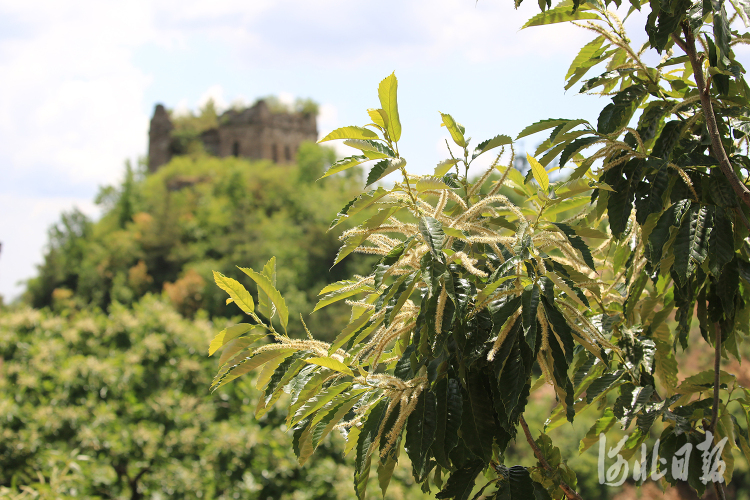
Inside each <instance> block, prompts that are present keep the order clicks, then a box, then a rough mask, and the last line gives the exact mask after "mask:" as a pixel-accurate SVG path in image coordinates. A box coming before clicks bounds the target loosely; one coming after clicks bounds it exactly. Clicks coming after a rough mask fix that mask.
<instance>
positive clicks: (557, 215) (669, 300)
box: [211, 0, 750, 500]
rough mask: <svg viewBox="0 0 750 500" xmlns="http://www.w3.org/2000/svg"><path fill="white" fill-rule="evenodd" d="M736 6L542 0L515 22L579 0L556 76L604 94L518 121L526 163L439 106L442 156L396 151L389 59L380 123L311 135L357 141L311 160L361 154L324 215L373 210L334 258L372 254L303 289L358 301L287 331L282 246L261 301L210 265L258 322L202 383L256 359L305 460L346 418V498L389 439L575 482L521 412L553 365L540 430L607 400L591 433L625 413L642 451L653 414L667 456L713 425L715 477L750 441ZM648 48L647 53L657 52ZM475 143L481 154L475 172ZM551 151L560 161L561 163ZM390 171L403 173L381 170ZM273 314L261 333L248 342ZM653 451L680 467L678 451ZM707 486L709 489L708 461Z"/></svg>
mask: <svg viewBox="0 0 750 500" xmlns="http://www.w3.org/2000/svg"><path fill="white" fill-rule="evenodd" d="M615 4H616V5H617V6H619V2H615ZM749 5H750V4H747V2H746V1H737V2H731V3H730V2H720V1H717V2H702V3H696V4H693V3H692V2H689V1H684V2H671V3H670V2H659V1H657V2H651V3H650V4H648V3H645V2H641V1H640V0H633V1H632V2H631V7H630V10H629V13H632V12H633V11H634V10H640V9H642V8H646V9H649V8H650V9H651V10H650V14H649V16H648V20H647V25H646V32H647V34H648V36H649V38H648V41H647V42H646V44H645V45H644V46H643V47H640V48H636V47H632V45H631V41H630V39H629V38H628V37H627V34H626V32H625V29H624V27H623V21H622V20H621V19H620V18H619V17H618V16H617V14H616V13H614V12H612V11H609V10H607V8H606V5H605V4H601V3H599V2H596V1H594V2H578V1H577V2H575V3H574V2H573V1H565V2H562V3H561V4H558V5H557V6H555V7H554V8H550V9H547V7H551V4H550V3H549V2H548V3H546V4H545V3H544V2H540V6H541V7H542V13H540V14H538V15H537V16H535V17H533V18H532V19H531V20H530V21H529V22H528V23H527V24H526V26H525V27H535V26H542V25H546V24H551V23H557V22H572V23H574V24H576V25H578V26H580V27H582V28H584V29H587V30H589V31H591V32H593V33H594V34H595V35H596V38H595V39H594V40H593V41H591V42H590V43H588V44H587V45H586V46H584V47H583V48H582V49H581V51H580V52H579V53H578V55H577V56H576V58H575V59H574V61H573V63H572V64H571V67H570V69H569V71H568V74H567V75H566V80H567V83H566V88H570V87H572V86H573V85H575V84H577V83H578V82H580V81H583V84H582V85H583V86H582V87H581V92H593V93H598V94H602V95H603V96H606V97H608V98H609V100H610V102H609V104H607V105H606V106H605V107H604V109H603V110H602V112H601V113H600V115H599V118H598V120H597V123H595V124H593V123H589V122H587V121H586V120H580V119H550V120H543V121H541V122H538V123H535V124H532V125H530V126H528V127H527V128H525V129H524V130H523V131H522V132H521V134H519V137H518V138H521V137H526V136H529V135H532V134H536V133H541V132H544V133H548V134H549V135H548V137H547V139H545V140H544V141H543V142H542V143H541V145H540V146H539V147H538V148H537V150H536V151H535V152H534V154H533V155H528V162H529V165H530V167H531V168H530V171H529V174H528V175H527V176H526V177H525V178H524V176H523V175H522V174H521V173H520V172H519V171H518V170H516V169H514V168H513V165H514V160H515V158H514V156H515V154H514V149H513V140H512V139H511V138H510V137H508V136H505V135H497V136H495V137H493V138H489V139H487V140H485V141H483V142H480V143H478V144H476V145H473V144H471V140H470V139H469V138H468V137H469V136H468V134H467V131H466V129H465V128H464V126H462V125H461V124H460V123H459V122H458V121H457V120H456V119H455V118H454V117H453V116H452V115H450V114H447V113H441V118H442V124H441V125H442V126H444V127H446V129H447V130H448V132H449V133H450V137H451V141H452V143H453V144H452V145H451V146H450V150H451V152H450V158H448V159H446V160H445V161H443V162H441V163H439V164H438V165H437V167H436V169H435V172H434V175H431V176H417V175H413V174H410V173H409V172H408V171H407V169H406V165H407V161H406V159H405V158H404V157H403V156H402V153H401V152H400V151H399V148H398V141H399V139H400V138H401V135H402V127H401V123H400V120H399V115H398V104H397V80H396V77H395V74H392V75H390V76H388V77H386V78H385V79H384V80H383V81H382V82H381V83H380V85H379V86H378V97H379V100H380V108H378V109H370V110H368V115H369V118H370V120H371V122H370V123H367V124H365V125H364V126H348V127H343V128H339V129H337V130H334V131H332V132H330V133H329V134H328V135H327V136H325V137H324V138H323V139H322V141H321V142H324V141H329V140H344V144H346V145H348V146H350V147H352V148H354V149H356V150H357V154H355V155H353V156H350V157H347V158H344V159H342V160H340V161H338V162H336V163H334V164H333V165H331V167H330V169H329V170H328V172H326V174H324V175H323V178H325V177H326V176H327V175H332V174H334V173H339V172H343V171H346V170H347V169H350V168H353V167H355V166H359V165H365V164H367V165H370V167H369V168H370V170H369V174H368V176H367V180H366V181H365V182H364V184H365V191H364V192H362V193H361V194H359V195H358V196H357V197H355V198H354V199H352V200H351V201H350V202H349V203H348V204H346V205H345V206H344V207H343V208H342V209H341V210H340V211H339V214H338V215H337V217H336V219H335V220H334V222H333V224H332V227H333V226H335V225H336V224H338V223H340V222H341V221H344V220H346V219H347V218H349V217H353V216H356V215H357V214H359V213H360V212H361V211H362V210H364V209H367V208H370V209H372V208H376V209H377V213H375V214H374V215H371V216H370V217H369V218H368V219H367V220H365V221H364V222H362V223H360V224H358V225H357V226H356V227H354V228H352V229H349V230H347V231H345V232H344V234H343V236H342V239H343V245H342V247H341V248H340V250H339V253H338V255H337V256H336V259H335V261H334V262H335V263H339V262H341V261H342V260H343V259H345V258H346V257H347V256H349V255H350V254H352V253H355V252H358V253H364V254H369V255H375V256H377V257H378V258H379V261H378V262H377V264H375V266H374V267H373V268H372V270H371V271H370V273H369V274H366V275H362V276H354V277H352V278H351V279H347V280H341V281H338V282H336V283H333V284H330V285H328V286H326V287H325V288H323V289H322V290H321V292H320V301H319V302H318V306H316V309H321V308H324V307H327V306H328V305H330V304H333V303H336V302H341V301H344V302H345V303H346V304H348V305H349V306H350V307H351V317H350V321H349V324H348V325H347V326H346V327H345V328H343V329H342V330H341V331H340V333H339V334H338V335H337V336H336V338H335V339H334V340H333V341H332V342H322V341H319V340H315V339H314V337H313V336H312V335H310V337H309V339H308V340H298V339H292V338H290V337H288V336H287V335H286V333H285V331H286V323H287V319H286V311H285V307H284V303H283V300H282V299H281V294H280V293H279V292H278V291H277V290H278V289H283V288H281V287H278V288H277V287H276V286H275V285H273V276H274V274H275V273H276V262H275V261H274V260H270V261H268V263H267V264H266V265H265V266H264V267H262V268H261V267H260V266H258V267H256V269H259V271H253V270H250V269H244V268H242V269H241V270H242V271H243V272H245V273H247V274H249V275H250V276H251V277H253V281H255V282H256V284H257V285H258V289H259V291H258V296H259V297H261V296H262V297H265V298H264V299H263V301H261V300H260V299H259V302H258V306H257V308H256V305H255V303H254V302H253V301H252V300H248V298H249V297H251V296H250V294H249V292H248V291H247V290H246V289H245V288H244V287H242V286H241V285H239V283H238V282H234V281H233V279H232V278H231V277H230V275H229V274H226V275H225V274H217V275H216V281H217V284H219V286H220V287H221V288H223V289H224V290H225V291H227V292H228V293H229V297H230V298H229V299H228V301H230V302H231V301H233V302H235V303H236V304H237V305H238V306H239V307H240V308H241V309H242V310H243V311H244V312H245V313H246V314H247V315H248V316H249V318H250V322H249V323H241V324H239V325H236V326H233V327H230V328H228V329H227V330H224V331H222V332H221V333H220V334H219V335H218V336H217V337H216V338H215V339H214V341H213V342H212V344H211V352H212V353H213V352H216V351H217V350H218V349H219V348H221V349H222V351H221V352H222V354H221V358H220V360H219V364H220V369H219V371H218V373H217V375H216V377H215V379H214V382H213V384H212V387H213V388H215V389H218V388H221V387H224V386H225V384H227V383H228V382H230V381H232V380H234V379H236V378H238V377H240V376H242V375H244V374H246V373H248V372H250V371H252V370H254V369H256V368H260V369H261V374H262V375H264V376H262V377H261V378H262V379H263V381H264V382H265V385H264V391H265V393H264V397H263V398H261V399H260V401H259V406H258V410H257V411H256V414H258V413H260V414H262V413H263V412H264V411H267V408H269V407H270V405H271V404H272V403H274V401H276V399H277V398H278V397H279V396H280V395H281V394H282V393H289V394H291V404H290V405H289V406H288V416H287V421H286V423H287V425H288V426H290V427H292V428H293V448H294V451H295V453H296V454H297V455H298V457H299V460H300V463H304V462H305V461H306V460H307V459H308V458H309V457H310V456H311V455H312V453H313V451H314V450H315V448H316V446H318V444H319V443H320V442H321V440H322V438H323V437H325V436H326V435H328V434H329V433H331V432H332V431H333V430H334V429H338V430H340V431H341V432H342V434H343V435H344V436H345V437H346V440H347V444H346V447H345V453H347V454H351V455H352V460H353V461H354V464H355V468H356V472H355V474H354V489H355V491H356V494H357V496H358V497H359V498H364V495H365V492H366V490H367V488H368V482H369V478H370V473H371V468H372V465H373V464H375V465H377V477H378V483H379V486H380V488H381V491H382V492H383V494H384V495H385V492H386V489H387V488H388V484H389V478H390V474H391V471H392V470H393V467H394V464H395V463H396V461H397V460H398V458H399V456H400V454H401V453H402V450H404V451H405V453H406V454H407V455H408V457H409V459H410V461H411V464H412V467H413V476H414V478H415V480H416V481H417V482H419V483H421V484H422V488H423V490H424V491H430V490H431V488H432V487H433V485H434V486H437V487H438V489H439V492H438V493H437V495H436V498H455V499H461V500H467V499H469V498H472V497H473V498H475V499H476V498H480V497H482V496H484V497H485V498H495V499H500V498H503V499H506V498H519V499H520V498H524V499H526V498H534V497H536V498H555V499H557V498H561V497H567V498H570V499H573V498H580V495H579V494H578V493H577V492H576V485H577V479H576V474H575V472H574V471H573V470H572V469H570V468H569V467H568V466H567V465H566V464H565V462H564V461H563V460H561V459H560V457H561V453H560V450H559V449H558V448H557V447H556V446H555V445H554V443H552V442H551V440H550V438H549V437H548V436H547V435H546V434H545V433H544V432H542V433H541V434H540V435H539V437H538V438H536V439H535V438H534V437H533V436H532V434H531V432H530V430H529V428H528V426H527V424H526V421H525V419H524V412H525V411H526V409H527V404H528V400H529V396H530V395H531V393H532V392H534V391H536V390H538V389H539V388H540V387H541V386H543V385H545V384H548V385H549V386H551V387H552V388H553V390H554V394H555V397H556V400H557V403H558V404H557V406H556V408H555V409H554V410H553V412H552V414H551V415H550V417H549V419H548V420H547V423H546V425H545V429H546V430H549V429H552V428H554V427H557V426H559V425H563V424H564V423H565V422H566V421H569V422H572V421H573V420H574V419H575V417H576V416H577V415H578V414H580V413H581V412H582V411H585V410H587V409H597V408H598V411H600V412H602V413H601V418H600V419H599V420H598V421H597V423H596V424H595V425H594V426H593V427H592V429H591V431H590V433H589V435H588V436H587V437H586V438H585V439H584V441H583V442H582V443H581V449H582V450H585V449H586V448H588V447H589V446H591V444H593V443H594V442H595V441H596V439H597V436H598V434H599V431H602V432H610V430H611V429H612V428H613V426H614V425H615V424H616V423H617V424H619V426H621V427H622V428H623V429H625V430H626V432H629V433H630V436H629V438H628V440H627V442H625V444H624V445H623V447H622V448H621V453H623V454H624V455H626V456H627V457H630V456H633V455H634V454H635V453H636V452H637V451H638V450H640V448H641V445H642V444H643V443H645V442H646V440H647V439H649V438H651V437H652V436H654V435H655V436H658V437H659V439H660V441H661V445H662V448H661V449H660V453H661V455H660V458H663V459H665V463H667V464H670V463H671V459H672V458H673V457H674V456H675V453H678V451H677V450H679V449H680V448H681V447H683V445H685V444H687V443H691V444H696V443H699V442H703V441H704V440H705V438H706V436H715V439H716V442H718V441H719V440H720V439H722V438H724V437H727V438H728V440H729V444H728V445H727V446H726V447H724V449H723V452H722V454H721V458H722V460H724V463H725V464H726V469H725V470H724V476H723V477H724V479H725V480H726V481H727V482H729V481H730V480H731V477H732V471H733V468H734V460H735V458H734V457H735V456H736V454H737V453H742V454H744V455H745V457H746V458H750V441H749V440H748V430H747V428H748V425H747V424H748V423H750V415H749V414H748V409H750V407H749V406H748V405H749V404H750V399H748V398H749V397H750V392H748V390H747V389H745V388H743V387H741V386H740V385H739V384H738V383H737V381H736V380H735V379H734V377H733V376H732V375H731V374H729V373H726V372H722V371H721V370H720V364H721V359H722V357H723V358H727V357H729V356H734V357H736V358H737V359H738V360H739V358H740V355H739V349H738V346H739V344H740V343H741V341H742V339H743V338H744V337H745V336H747V335H748V334H750V245H748V240H747V237H748V228H750V223H748V221H747V214H748V213H750V211H749V210H748V208H750V196H749V195H750V191H748V188H747V186H746V184H747V177H748V173H749V172H750V160H749V159H748V136H747V133H748V122H749V121H750V120H749V119H748V115H749V114H750V113H748V109H750V89H748V86H747V83H746V82H745V80H744V77H743V74H744V69H743V68H742V65H741V64H740V63H739V62H738V61H737V60H736V57H735V54H734V52H733V49H732V48H733V47H734V46H735V45H737V44H740V43H747V41H748V40H750V35H748V34H747V33H745V34H740V33H739V32H738V31H737V30H736V29H735V28H734V26H735V25H736V23H735V21H742V22H743V23H744V24H745V26H746V27H747V26H748V24H750V23H748V8H749ZM728 10H731V11H732V12H733V14H732V15H731V16H730V15H729V14H728V12H727V11H728ZM649 50H655V51H656V52H657V53H658V54H660V55H661V59H660V60H659V62H658V63H657V64H655V65H654V64H650V63H648V62H647V60H646V59H645V55H646V54H647V52H648V51H649ZM602 66H603V69H604V72H603V73H599V75H598V76H594V77H590V76H588V77H587V75H588V74H589V72H590V71H592V70H593V69H594V68H601V67H602ZM596 71H601V69H597V70H596ZM585 78H586V79H585ZM404 132H406V131H404ZM482 155H492V157H493V158H494V160H493V161H492V162H491V164H490V166H489V168H488V169H487V170H486V172H485V173H484V174H483V175H482V176H481V177H480V178H478V179H476V180H471V179H469V177H468V171H469V167H470V165H471V164H472V162H473V161H475V160H476V159H477V158H479V157H480V156H482ZM553 160H557V161H558V162H559V168H570V170H571V171H572V173H570V174H569V175H568V176H567V177H566V178H564V179H562V180H559V181H556V182H552V181H551V180H550V176H549V174H550V171H551V170H552V168H550V166H551V165H552V162H553ZM391 173H396V174H398V175H399V176H400V177H399V178H400V180H398V181H397V182H395V184H394V185H393V186H392V187H390V188H385V187H383V186H378V182H379V181H381V180H382V179H383V178H385V177H386V176H388V175H389V174H391ZM368 187H369V189H368ZM511 193H515V195H517V196H518V198H515V199H516V200H519V199H520V200H521V201H518V202H513V201H511V198H510V195H511ZM279 262H283V261H282V260H281V259H279ZM282 269H283V267H282ZM233 274H236V273H233ZM263 311H265V312H263ZM673 314H674V321H672V315H673ZM696 316H697V319H698V325H699V328H700V332H701V335H702V336H703V339H704V340H705V342H706V343H707V344H708V346H710V348H711V349H713V351H714V353H715V354H714V355H715V366H714V369H713V370H709V371H706V372H702V373H698V374H695V375H693V376H691V377H689V378H685V379H684V380H682V382H680V378H681V377H680V373H679V371H678V368H679V367H678V364H677V361H676V354H677V353H678V349H680V348H682V349H685V348H686V347H687V346H688V342H689V336H688V333H689V331H690V327H691V324H692V321H693V318H694V317H696ZM313 331H314V330H313ZM267 334H271V335H273V336H274V338H275V343H273V344H269V345H263V346H257V345H256V342H257V341H258V339H260V338H262V337H263V336H264V335H267ZM683 377H684V374H683ZM605 407H606V408H607V409H606V410H604V408H605ZM740 422H742V423H740ZM519 428H520V429H521V430H522V432H521V433H520V434H519ZM709 432H710V433H711V434H708V433H709ZM513 440H518V441H524V440H525V441H527V442H528V445H529V447H530V448H531V449H532V450H533V452H534V455H535V456H536V458H537V460H538V462H537V464H536V465H535V466H533V467H526V466H520V465H513V466H511V465H510V464H506V460H505V454H506V451H507V450H508V447H509V444H510V443H511V442H512V441H513ZM700 460H701V458H700V454H698V453H694V454H693V455H692V456H691V458H690V463H689V467H690V470H691V473H690V474H689V476H688V479H687V480H688V483H689V485H690V486H691V487H692V488H694V489H695V490H697V491H698V493H699V494H702V493H703V491H704V490H705V488H706V484H705V483H704V482H703V481H701V480H700V477H701V473H700V470H701V462H700ZM654 466H655V467H657V468H660V470H663V471H664V472H665V474H666V475H665V478H664V481H665V482H666V483H669V484H672V485H674V484H676V482H677V481H678V479H679V477H675V475H674V474H675V472H674V469H670V468H669V465H667V466H664V465H660V464H655V465H654ZM711 486H712V487H714V488H715V489H716V493H717V495H718V496H719V497H722V496H723V486H722V485H721V484H720V483H713V484H712V485H711Z"/></svg>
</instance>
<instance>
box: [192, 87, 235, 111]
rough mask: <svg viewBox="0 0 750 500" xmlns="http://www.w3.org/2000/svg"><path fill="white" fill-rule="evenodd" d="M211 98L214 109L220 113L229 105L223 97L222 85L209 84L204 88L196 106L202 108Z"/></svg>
mask: <svg viewBox="0 0 750 500" xmlns="http://www.w3.org/2000/svg"><path fill="white" fill-rule="evenodd" d="M210 99H213V101H214V106H216V111H218V112H219V113H221V112H222V111H224V110H225V109H227V107H229V105H228V104H227V101H226V99H225V98H224V87H222V86H221V85H220V84H218V83H217V84H216V85H211V86H210V87H209V88H208V90H206V91H205V92H204V93H203V94H202V95H201V96H200V98H199V99H198V108H199V109H200V108H202V107H203V106H205V105H206V103H207V102H208V101H209V100H210Z"/></svg>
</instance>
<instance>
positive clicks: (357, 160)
mask: <svg viewBox="0 0 750 500" xmlns="http://www.w3.org/2000/svg"><path fill="white" fill-rule="evenodd" d="M368 160H369V158H367V156H363V155H355V156H347V157H346V158H342V159H340V160H339V161H337V162H335V163H333V164H332V165H331V166H330V167H329V168H328V170H326V173H325V174H323V175H322V176H321V177H320V179H325V178H326V177H328V176H329V175H333V174H338V173H339V172H343V171H344V170H347V169H349V168H352V167H356V166H357V165H359V164H361V163H364V162H366V161H368ZM320 179H318V180H320Z"/></svg>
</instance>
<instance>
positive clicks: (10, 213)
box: [0, 0, 642, 300]
mask: <svg viewBox="0 0 750 500" xmlns="http://www.w3.org/2000/svg"><path fill="white" fill-rule="evenodd" d="M537 10H538V7H537V5H536V2H533V1H527V2H526V4H524V5H523V6H522V7H521V8H520V9H519V10H514V9H513V6H512V2H511V1H510V0H480V1H479V2H476V1H475V0H412V1H403V0H401V1H393V0H380V1H378V2H351V1H348V2H347V1H343V0H318V1H315V2H310V1H302V0H273V1H271V0H250V1H247V0H242V1H239V0H225V1H213V2H205V1H198V0H180V1H177V0H160V1H146V0H140V1H139V0H133V1H129V2H115V1H113V0H96V1H94V0H70V1H66V2H55V1H35V0H32V1H25V2H17V1H11V0H0V75H3V76H2V77H0V242H2V245H3V247H2V254H0V295H3V296H5V298H6V300H8V299H11V298H13V297H15V296H17V295H18V294H19V293H20V292H21V290H22V286H21V285H19V284H18V282H19V281H20V280H24V279H27V278H29V277H31V276H32V275H33V274H34V266H35V264H38V263H40V262H41V259H42V251H43V246H44V244H45V241H46V231H47V228H48V227H49V226H50V224H52V223H54V222H55V221H57V220H58V219H59V215H60V213H61V211H64V210H70V209H72V208H73V207H78V208H79V209H81V210H83V211H84V212H85V213H87V214H89V215H91V216H92V217H96V216H97V214H98V212H97V207H96V206H95V205H94V203H93V199H94V197H95V196H96V193H97V191H98V189H99V187H100V186H102V185H107V184H112V183H116V182H117V181H118V180H119V179H120V177H121V175H122V172H123V165H124V162H125V160H127V159H131V160H134V159H136V158H138V157H141V156H144V155H145V154H146V145H147V132H148V121H149V118H150V115H151V113H152V110H153V107H154V105H155V103H157V102H161V103H164V104H165V105H166V106H167V107H170V108H177V109H195V108H197V107H198V106H199V105H200V104H201V103H203V102H205V101H206V100H207V99H208V98H213V99H214V100H215V101H216V102H217V103H218V104H220V105H223V106H228V105H230V104H232V103H233V102H247V103H251V102H252V101H254V100H255V99H256V98H258V97H261V96H264V95H269V94H276V95H279V96H281V97H282V98H285V99H293V98H294V97H298V96H299V97H311V98H313V99H314V100H316V101H317V102H319V103H320V104H321V115H320V117H319V121H318V128H319V130H320V132H321V134H324V133H327V132H328V131H330V130H331V129H333V128H336V127H339V126H344V125H352V124H364V123H365V120H366V119H367V115H366V112H365V110H366V109H367V108H368V107H377V92H376V89H377V85H378V82H379V81H380V80H381V79H382V78H383V77H385V76H387V75H388V74H390V73H391V72H392V71H394V70H395V71H396V75H397V76H398V78H399V101H400V114H401V119H402V123H403V127H404V132H403V136H402V141H401V145H400V148H399V149H400V151H401V152H402V154H403V155H404V156H405V157H406V158H407V161H408V162H409V168H410V169H411V170H412V171H414V172H417V173H428V172H431V171H432V169H433V168H434V166H435V164H436V163H437V162H438V161H440V160H442V159H444V155H445V148H444V146H443V144H444V139H445V138H446V137H447V135H446V132H445V129H444V128H443V129H441V128H440V126H439V125H440V118H439V114H438V111H442V112H446V113H451V114H452V115H453V116H454V117H455V118H456V119H457V120H458V121H460V122H461V123H463V124H464V125H465V126H466V128H467V135H468V136H471V137H473V138H474V139H475V141H476V142H478V141H481V140H484V139H486V138H489V137H492V136H494V135H496V134H501V133H503V134H509V135H512V136H514V135H516V134H517V133H518V132H519V131H520V130H521V129H522V128H523V127H524V126H525V125H528V124H531V123H533V122H535V121H537V120H540V119H543V118H550V117H554V118H558V117H564V118H587V119H589V120H595V119H596V116H597V113H598V110H599V109H601V107H603V105H604V104H605V103H604V102H602V101H601V99H599V98H596V97H590V96H579V95H576V94H575V93H574V92H572V91H571V92H569V93H567V94H566V93H565V92H564V91H563V83H564V76H565V72H566V70H567V68H568V65H569V64H570V61H571V60H572V58H573V57H574V56H575V54H576V53H577V51H578V49H579V48H580V47H581V46H582V45H583V44H584V43H586V42H587V41H588V40H590V39H591V38H593V37H592V36H591V35H590V34H589V33H586V32H584V31H582V30H579V29H577V28H575V27H572V26H567V25H555V26H550V27H544V28H530V29H527V30H522V31H521V30H519V29H520V27H521V26H522V25H523V23H524V22H525V21H526V19H528V18H529V17H531V16H532V15H533V14H534V13H536V12H537ZM641 24H642V23H637V25H635V24H634V26H633V29H634V32H640V31H642V26H641ZM532 145H533V144H532V143H531V142H529V144H526V147H531V146H532Z"/></svg>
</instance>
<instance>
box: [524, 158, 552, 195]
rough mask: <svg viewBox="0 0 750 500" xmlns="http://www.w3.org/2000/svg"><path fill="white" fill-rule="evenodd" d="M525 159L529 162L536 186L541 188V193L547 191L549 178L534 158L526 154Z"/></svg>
mask: <svg viewBox="0 0 750 500" xmlns="http://www.w3.org/2000/svg"><path fill="white" fill-rule="evenodd" d="M526 159H527V160H529V165H530V166H531V173H532V174H533V175H534V179H535V180H536V182H537V184H539V187H540V188H542V191H547V188H549V177H548V176H547V171H546V170H544V167H543V166H542V164H541V163H539V162H538V161H536V158H534V157H533V156H531V155H530V154H528V153H527V154H526Z"/></svg>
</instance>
